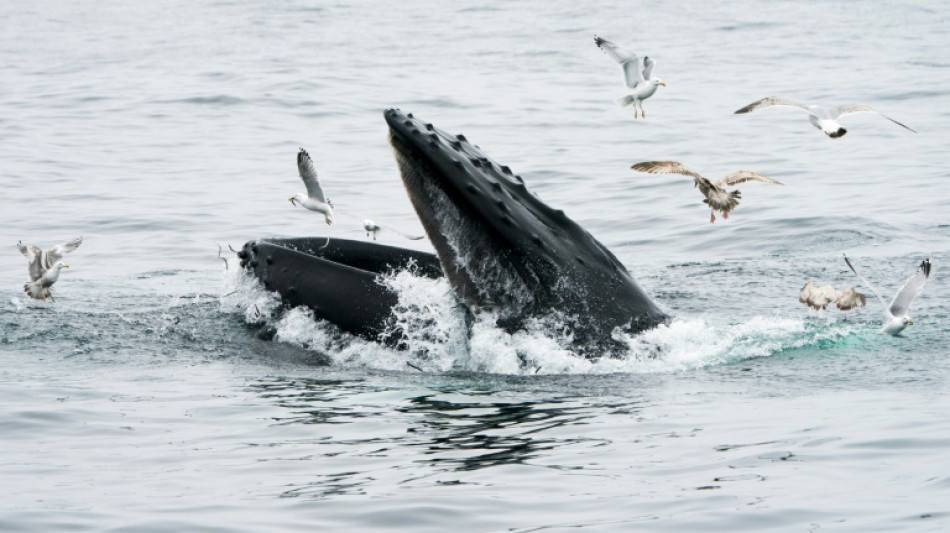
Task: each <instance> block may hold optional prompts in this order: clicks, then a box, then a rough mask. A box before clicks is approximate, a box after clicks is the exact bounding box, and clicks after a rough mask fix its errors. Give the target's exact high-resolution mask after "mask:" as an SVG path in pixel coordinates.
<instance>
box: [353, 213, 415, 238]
mask: <svg viewBox="0 0 950 533" xmlns="http://www.w3.org/2000/svg"><path fill="white" fill-rule="evenodd" d="M363 229H364V230H366V236H367V237H370V236H372V237H373V240H374V241H375V240H376V237H377V236H378V235H379V234H380V233H383V234H385V233H395V234H396V235H399V236H400V237H403V238H405V239H409V240H410V241H418V240H420V239H422V235H407V234H405V233H403V232H401V231H398V230H394V229H392V228H389V227H386V226H380V225H379V224H377V223H375V222H373V221H372V220H371V219H368V218H364V219H363Z"/></svg>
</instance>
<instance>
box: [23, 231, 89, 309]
mask: <svg viewBox="0 0 950 533" xmlns="http://www.w3.org/2000/svg"><path fill="white" fill-rule="evenodd" d="M80 244H82V237H79V238H76V239H73V240H71V241H68V242H64V243H63V244H57V245H55V246H50V247H49V248H47V249H46V250H41V249H40V248H39V247H38V246H32V245H31V246H27V245H25V244H23V242H18V243H17V248H19V249H20V253H21V254H23V255H24V256H26V260H27V263H28V264H29V271H30V282H29V283H26V284H24V285H23V292H25V293H26V294H27V295H28V296H29V297H30V298H34V299H36V300H46V299H50V300H52V301H54V302H55V301H56V298H53V293H52V292H50V287H52V286H53V284H54V283H56V281H57V280H58V279H59V272H60V270H62V269H63V268H69V265H67V264H66V263H63V261H62V258H63V256H64V255H66V254H68V253H69V252H72V251H73V250H75V249H76V248H79V245H80Z"/></svg>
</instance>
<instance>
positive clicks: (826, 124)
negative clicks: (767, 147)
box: [736, 96, 917, 139]
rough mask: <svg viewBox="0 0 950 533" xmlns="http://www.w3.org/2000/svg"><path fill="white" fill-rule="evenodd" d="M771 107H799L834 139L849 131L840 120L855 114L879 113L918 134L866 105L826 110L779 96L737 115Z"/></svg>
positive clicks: (765, 100) (757, 102)
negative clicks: (842, 125)
mask: <svg viewBox="0 0 950 533" xmlns="http://www.w3.org/2000/svg"><path fill="white" fill-rule="evenodd" d="M771 106H786V107H797V108H798V109H801V110H803V111H805V112H806V113H808V120H809V122H811V123H812V125H813V126H815V127H816V128H818V129H820V130H821V131H823V132H824V133H825V135H827V136H829V137H831V138H832V139H837V138H838V137H842V136H844V134H845V133H848V130H846V129H844V128H843V127H841V124H839V123H838V119H839V118H840V117H843V116H846V115H853V114H854V113H877V114H878V115H881V116H882V117H884V118H886V119H887V120H890V121H891V122H893V123H894V124H897V125H898V126H900V127H902V128H904V129H907V130H910V131H913V132H914V133H917V132H916V131H915V130H913V129H911V128H909V127H907V126H906V125H904V124H901V123H900V122H898V121H896V120H894V119H892V118H891V117H889V116H887V115H885V114H883V113H881V112H879V111H877V110H875V109H874V108H872V107H871V106H869V105H865V104H844V105H839V106H838V107H834V108H832V109H825V108H823V107H820V106H816V105H805V104H800V103H798V102H793V101H792V100H786V99H785V98H780V97H778V96H769V97H768V98H763V99H761V100H758V101H756V102H752V103H751V104H749V105H747V106H745V107H743V108H742V109H740V110H738V111H736V114H737V115H742V114H745V113H748V112H750V111H755V110H756V109H761V108H763V107H771Z"/></svg>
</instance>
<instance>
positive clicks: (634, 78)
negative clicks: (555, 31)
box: [594, 35, 666, 118]
mask: <svg viewBox="0 0 950 533" xmlns="http://www.w3.org/2000/svg"><path fill="white" fill-rule="evenodd" d="M594 43H595V44H596V45H597V47H598V48H600V49H601V50H603V52H604V53H605V54H607V56H608V57H610V58H611V59H613V60H614V61H616V62H617V63H620V66H621V67H623V77H624V81H625V82H626V84H627V87H629V88H631V89H633V92H632V93H630V94H628V95H627V96H624V97H623V98H621V99H619V100H617V103H618V104H620V105H621V106H627V105H633V118H637V106H638V105H639V106H640V113H641V115H642V116H643V118H647V115H646V112H645V111H644V110H643V101H644V100H646V99H647V98H649V97H651V96H653V93H655V92H656V89H657V87H659V86H660V85H662V86H664V87H666V83H665V82H664V81H663V80H661V79H659V78H651V77H650V76H651V75H652V74H653V67H654V66H656V61H654V60H653V59H652V58H650V57H649V56H643V59H640V57H639V56H637V54H636V53H635V52H631V51H629V50H626V49H624V48H621V47H619V46H617V45H615V44H614V43H612V42H610V41H608V40H607V39H602V38H600V37H598V36H596V35H595V36H594Z"/></svg>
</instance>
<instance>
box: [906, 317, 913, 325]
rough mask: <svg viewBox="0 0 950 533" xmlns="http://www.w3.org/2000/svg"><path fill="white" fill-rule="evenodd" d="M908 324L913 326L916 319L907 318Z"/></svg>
mask: <svg viewBox="0 0 950 533" xmlns="http://www.w3.org/2000/svg"><path fill="white" fill-rule="evenodd" d="M907 325H908V326H913V325H914V321H913V320H911V319H910V317H908V318H907Z"/></svg>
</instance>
